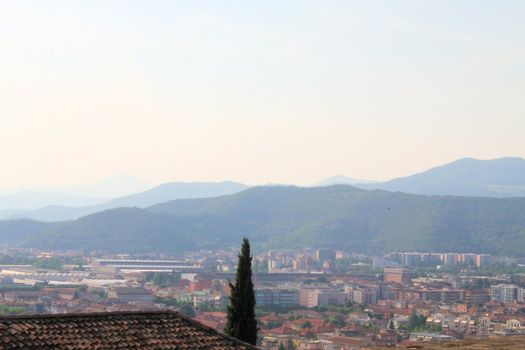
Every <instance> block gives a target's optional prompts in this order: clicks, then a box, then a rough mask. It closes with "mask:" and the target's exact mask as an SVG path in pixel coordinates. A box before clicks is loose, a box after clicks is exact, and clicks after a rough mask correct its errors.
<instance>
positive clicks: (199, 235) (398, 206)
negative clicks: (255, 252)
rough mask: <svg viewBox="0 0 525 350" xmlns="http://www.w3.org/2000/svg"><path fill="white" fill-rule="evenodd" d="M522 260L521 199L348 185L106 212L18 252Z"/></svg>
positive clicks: (524, 203) (55, 230)
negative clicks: (336, 252) (251, 249)
mask: <svg viewBox="0 0 525 350" xmlns="http://www.w3.org/2000/svg"><path fill="white" fill-rule="evenodd" d="M242 235H247V236H248V237H250V238H251V239H252V241H253V242H254V243H255V244H256V246H257V247H264V248H294V247H333V248H340V249H352V250H356V251H374V252H385V251H391V250H422V251H472V252H487V253H491V254H498V255H514V256H525V198H506V199H497V198H477V197H452V196H424V195H410V194H404V193H392V192H386V191H378V190H374V191H367V190H361V189H356V188H353V187H350V186H344V185H340V186H330V187H318V188H299V187H278V186H276V187H255V188H251V189H248V190H246V191H243V192H240V193H237V194H234V195H228V196H222V197H217V198H205V199H189V200H176V201H171V202H167V203H163V204H158V205H154V206H152V207H148V208H146V209H115V210H111V211H105V212H101V213H96V214H93V215H89V216H86V217H83V218H80V219H78V220H75V221H72V222H68V223H65V224H62V225H58V226H56V227H52V228H49V229H46V230H44V231H43V232H42V233H40V234H39V235H36V236H33V237H31V238H29V239H27V240H25V241H24V245H26V246H35V247H45V248H55V249H56V248H80V249H82V248H89V249H101V250H113V251H130V250H132V251H154V250H158V251H177V250H184V249H190V248H191V249H195V248H210V247H213V248H221V247H231V246H235V245H238V242H239V239H240V237H242Z"/></svg>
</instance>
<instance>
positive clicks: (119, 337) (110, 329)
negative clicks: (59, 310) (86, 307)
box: [0, 311, 255, 350]
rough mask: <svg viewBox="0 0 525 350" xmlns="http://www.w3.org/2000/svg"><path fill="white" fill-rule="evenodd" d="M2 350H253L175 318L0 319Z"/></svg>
mask: <svg viewBox="0 0 525 350" xmlns="http://www.w3.org/2000/svg"><path fill="white" fill-rule="evenodd" d="M4 349H42V350H44V349H57V350H62V349H71V350H72V349H75V350H77V349H78V350H80V349H87V350H91V349H104V350H105V349H108V350H110V349H129V350H135V349H144V350H153V349H155V350H167V349H217V350H219V349H220V350H229V349H238V350H242V349H246V350H249V349H255V347H252V346H251V345H248V344H245V343H242V342H240V341H238V340H236V339H234V338H231V337H228V336H226V335H224V334H221V333H218V332H217V331H215V330H213V329H211V328H209V327H206V326H204V325H202V324H201V323H199V322H196V321H194V320H191V319H189V318H187V317H184V316H181V315H180V314H178V313H175V312H159V311H155V312H112V313H93V314H64V315H31V316H5V317H0V350H4Z"/></svg>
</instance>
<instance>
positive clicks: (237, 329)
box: [225, 238, 257, 345]
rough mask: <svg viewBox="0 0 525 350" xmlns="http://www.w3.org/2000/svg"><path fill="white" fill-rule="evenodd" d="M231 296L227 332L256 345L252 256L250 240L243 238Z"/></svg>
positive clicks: (231, 285)
mask: <svg viewBox="0 0 525 350" xmlns="http://www.w3.org/2000/svg"><path fill="white" fill-rule="evenodd" d="M230 289H231V296H230V305H229V306H228V322H227V323H226V327H225V332H226V334H228V335H230V336H232V337H234V338H237V339H239V340H242V341H244V342H246V343H249V344H252V345H255V344H256V342H257V321H256V320H255V293H254V291H253V282H252V257H251V256H250V242H249V241H248V239H247V238H243V241H242V248H241V253H240V254H239V263H238V265H237V274H236V276H235V285H233V284H232V283H231V282H230Z"/></svg>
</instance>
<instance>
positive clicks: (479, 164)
mask: <svg viewBox="0 0 525 350" xmlns="http://www.w3.org/2000/svg"><path fill="white" fill-rule="evenodd" d="M357 186H358V187H360V188H364V189H381V190H386V191H399V192H405V193H414V194H428V195H453V196H481V197H525V159H523V158H498V159H493V160H478V159H473V158H463V159H460V160H457V161H455V162H452V163H448V164H445V165H442V166H438V167H435V168H432V169H430V170H427V171H424V172H422V173H419V174H415V175H411V176H407V177H401V178H397V179H393V180H390V181H386V182H378V183H371V184H359V185H357Z"/></svg>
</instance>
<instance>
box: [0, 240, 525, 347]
mask: <svg viewBox="0 0 525 350" xmlns="http://www.w3.org/2000/svg"><path fill="white" fill-rule="evenodd" d="M237 254H238V252H237V251H235V250H231V251H201V252H188V253H185V254H181V255H179V256H162V255H148V256H145V255H143V256H131V255H103V254H91V255H88V256H87V255H83V254H80V253H78V252H42V251H34V250H21V249H11V248H9V249H8V248H5V249H4V250H3V251H2V252H1V256H0V269H1V272H0V278H1V284H0V290H1V305H0V310H1V312H2V313H3V314H24V313H52V314H56V313H78V312H108V311H134V310H148V311H149V310H177V311H179V312H180V313H182V314H184V315H186V316H189V317H192V318H194V319H196V320H198V321H200V322H201V323H203V324H205V325H207V326H209V327H212V328H214V329H217V330H219V331H223V329H224V326H225V323H226V312H225V310H226V307H227V305H228V301H229V299H228V298H229V292H230V291H229V281H231V280H234V279H235V268H236V264H237ZM523 263H524V261H520V260H519V259H513V258H506V257H494V256H490V255H487V254H472V253H468V254H467V253H446V252H444V253H438V252H433V253H420V252H392V253H389V254H386V255H383V256H370V255H365V254H358V253H350V252H343V251H336V250H331V249H307V250H301V251H283V250H280V251H277V250H275V251H267V252H260V253H257V254H256V255H255V256H254V257H253V261H252V269H253V281H254V284H255V296H256V301H257V305H256V313H257V320H258V323H259V346H260V347H261V348H263V349H276V350H278V349H310V350H332V349H359V348H371V347H375V346H396V345H398V344H408V345H410V344H412V343H417V342H424V341H440V342H446V341H450V340H454V339H463V338H470V337H489V336H493V335H503V336H510V335H514V334H522V333H525V267H524V266H525V265H522V264H523Z"/></svg>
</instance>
